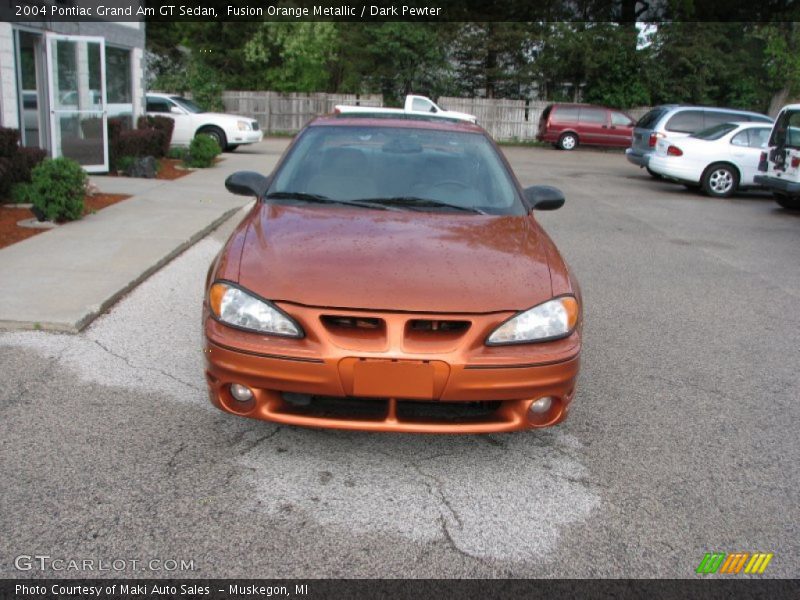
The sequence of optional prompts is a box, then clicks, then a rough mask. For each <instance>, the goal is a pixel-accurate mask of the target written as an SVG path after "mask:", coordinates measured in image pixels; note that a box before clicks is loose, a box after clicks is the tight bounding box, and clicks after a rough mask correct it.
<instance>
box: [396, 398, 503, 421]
mask: <svg viewBox="0 0 800 600" xmlns="http://www.w3.org/2000/svg"><path fill="white" fill-rule="evenodd" d="M500 404H501V403H500V402H417V401H413V400H400V401H399V402H398V403H397V418H398V419H407V420H409V421H417V420H423V421H427V420H432V421H469V420H473V419H486V418H487V417H491V416H492V415H493V414H494V413H495V411H496V410H497V409H498V408H500Z"/></svg>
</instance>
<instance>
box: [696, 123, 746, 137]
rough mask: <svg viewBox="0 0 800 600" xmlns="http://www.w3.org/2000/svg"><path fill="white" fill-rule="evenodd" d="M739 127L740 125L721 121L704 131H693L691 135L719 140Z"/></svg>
mask: <svg viewBox="0 0 800 600" xmlns="http://www.w3.org/2000/svg"><path fill="white" fill-rule="evenodd" d="M737 127H738V125H734V124H733V123H720V124H719V125H714V126H713V127H709V128H708V129H703V130H702V131H698V132H697V133H693V134H692V135H690V136H689V137H693V138H697V139H699V140H709V141H710V140H718V139H719V138H721V137H723V136H725V135H727V134H729V133H730V132H731V131H733V130H734V129H736V128H737Z"/></svg>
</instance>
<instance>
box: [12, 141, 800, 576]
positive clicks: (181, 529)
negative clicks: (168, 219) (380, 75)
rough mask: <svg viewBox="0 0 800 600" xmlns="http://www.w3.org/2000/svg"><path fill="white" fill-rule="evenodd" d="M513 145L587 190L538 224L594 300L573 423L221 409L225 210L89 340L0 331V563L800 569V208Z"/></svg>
mask: <svg viewBox="0 0 800 600" xmlns="http://www.w3.org/2000/svg"><path fill="white" fill-rule="evenodd" d="M284 143H285V141H277V142H276V141H270V142H267V143H265V144H264V145H262V147H261V149H262V151H264V152H265V161H273V160H274V159H275V157H276V155H277V154H276V153H277V152H278V151H279V150H280V147H281V145H282V144H284ZM504 150H505V152H506V154H507V156H508V158H509V160H510V161H511V163H512V165H513V166H514V168H515V170H516V172H517V174H518V176H519V178H520V180H521V181H522V182H523V184H524V185H532V184H534V183H543V184H550V185H556V186H559V187H561V188H562V189H563V190H564V191H565V192H566V195H567V204H566V206H565V207H564V208H563V209H561V210H559V211H556V212H553V213H547V214H542V215H541V218H540V220H541V222H542V223H543V224H544V226H545V228H546V229H547V230H548V231H549V232H550V234H551V235H552V237H553V238H554V239H555V241H556V243H557V244H558V246H559V248H560V250H561V252H562V254H563V255H564V256H565V258H566V259H567V261H568V262H569V263H570V265H571V267H572V268H573V270H574V271H575V273H576V274H577V276H578V278H579V280H580V282H581V284H582V288H583V294H584V301H585V320H586V328H585V347H584V354H583V366H582V373H581V379H580V386H579V392H578V395H577V398H576V400H575V403H574V405H573V410H572V412H571V415H570V418H569V419H568V420H567V421H566V422H565V423H564V424H562V425H560V426H558V427H556V428H554V429H552V430H547V431H533V432H526V433H516V434H507V435H483V436H462V437H457V436H426V435H386V434H369V433H351V432H335V431H315V430H307V429H299V428H291V427H284V426H276V425H273V424H269V423H262V422H256V421H251V420H246V419H239V418H234V417H231V416H228V415H225V414H223V413H221V412H219V411H217V410H216V409H215V408H213V407H212V406H211V405H210V404H209V403H208V401H207V398H206V395H205V391H204V380H203V374H202V354H201V342H200V333H201V332H200V323H199V307H200V299H201V294H202V286H203V279H204V276H205V273H206V268H207V266H208V264H209V263H210V261H211V259H212V258H213V256H214V255H215V254H216V253H217V251H218V250H219V249H220V247H221V244H222V242H223V241H224V239H225V237H226V236H227V234H228V232H229V231H230V230H231V228H232V226H233V223H232V222H229V223H227V224H226V225H223V227H222V228H221V229H220V230H218V231H217V232H215V233H214V234H212V235H211V236H209V237H208V238H206V239H204V240H202V241H201V242H199V243H198V244H197V245H196V246H194V247H192V248H191V249H189V250H188V251H186V252H185V253H184V254H183V255H181V256H180V257H178V258H177V259H176V260H174V261H173V262H172V263H170V264H169V265H167V266H166V267H165V268H164V269H162V270H161V271H159V272H158V273H156V274H155V275H154V276H152V277H151V278H150V279H148V280H147V281H146V282H145V283H143V284H142V285H141V286H140V287H138V288H137V289H135V290H134V291H133V292H132V293H131V294H130V295H128V296H127V297H126V298H124V299H123V300H122V301H121V302H119V303H118V304H117V305H116V306H114V307H113V308H112V310H111V311H110V312H109V313H108V314H107V315H105V316H103V317H101V318H99V319H98V320H97V321H95V322H94V323H93V324H92V325H91V326H90V327H89V328H88V329H87V330H85V331H84V332H83V333H81V334H78V335H65V334H53V333H44V332H15V333H4V334H0V372H1V373H2V376H3V385H2V389H0V472H2V473H3V474H4V478H3V485H2V486H0V533H2V535H0V575H2V576H3V577H20V576H21V577H42V576H47V577H53V576H87V575H98V574H103V573H86V572H84V573H80V572H77V573H76V572H54V571H52V570H45V571H40V570H38V569H33V570H30V571H19V570H17V569H15V567H14V558H15V557H17V556H20V555H35V554H39V555H48V556H50V557H53V558H63V559H67V560H69V559H81V558H96V559H100V558H102V559H107V560H112V559H128V560H130V559H136V560H140V561H148V560H150V559H161V560H185V561H193V565H194V569H193V570H191V571H188V572H180V573H175V572H165V571H163V570H162V571H155V572H147V571H144V572H143V571H131V570H127V571H125V572H123V573H121V574H124V575H132V576H136V575H140V576H162V575H176V574H178V575H182V576H195V577H220V576H230V577H245V576H247V577H554V576H560V577H693V576H695V575H694V571H695V568H696V567H697V565H698V564H699V562H700V560H701V559H702V558H703V554H704V553H705V552H710V551H721V552H735V551H747V552H756V551H760V552H771V553H774V558H773V559H772V562H771V563H770V565H769V567H768V569H767V571H766V574H765V575H766V576H772V577H798V576H799V575H800V568H798V551H799V550H800V544H799V543H798V540H800V531H799V527H798V523H800V509H799V508H798V507H800V491H799V490H800V475H798V469H797V465H798V463H799V462H800V452H798V448H800V443H799V442H798V435H797V425H798V422H800V421H799V417H800V408H798V402H797V400H798V398H800V393H799V390H800V375H798V365H800V361H798V350H797V348H798V342H800V311H798V310H797V306H798V300H800V269H798V264H800V244H799V243H798V241H800V236H799V235H798V234H799V233H800V216H799V215H797V214H791V213H788V212H786V211H784V210H782V209H780V208H779V207H778V206H777V204H775V203H774V202H773V201H772V200H771V198H770V197H769V196H768V195H766V194H759V193H751V194H745V195H739V196H736V197H734V198H732V199H729V200H715V199H710V198H707V197H704V196H700V195H696V194H694V193H691V192H687V191H686V190H684V188H683V187H681V186H677V185H672V184H668V183H664V182H657V181H653V180H651V178H650V177H649V176H648V175H647V174H646V173H645V172H644V171H641V170H639V169H637V168H636V167H633V166H632V165H629V164H628V163H627V162H626V161H625V159H624V156H623V155H622V154H621V153H619V152H600V151H587V150H578V151H575V152H571V153H565V152H558V151H555V150H550V149H545V148H520V147H514V148H505V149H504ZM220 185H222V182H220ZM4 285H6V283H5V282H4ZM56 292H57V291H56V290H54V293H56ZM129 564H130V563H129ZM105 574H107V573H105Z"/></svg>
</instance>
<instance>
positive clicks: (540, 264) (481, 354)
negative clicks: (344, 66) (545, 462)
mask: <svg viewBox="0 0 800 600" xmlns="http://www.w3.org/2000/svg"><path fill="white" fill-rule="evenodd" d="M226 186H227V188H228V190H229V191H231V192H233V193H237V194H243V195H250V196H255V197H256V198H257V201H256V203H255V205H254V207H253V208H252V210H251V211H250V213H249V214H248V215H247V217H245V219H244V220H243V221H242V223H241V224H239V226H238V227H237V228H236V230H235V231H234V232H233V234H232V235H231V237H230V238H229V240H228V241H227V243H226V245H225V246H224V247H223V249H222V251H221V252H220V254H219V255H218V256H217V258H216V259H215V260H214V262H213V264H212V265H211V268H210V269H209V272H208V277H207V282H206V293H205V297H204V302H203V329H204V333H205V359H206V373H205V375H206V381H207V384H208V389H209V393H210V399H211V402H212V403H213V404H214V405H216V406H217V407H219V408H220V409H222V410H224V411H226V412H229V413H232V414H235V415H240V416H245V417H250V418H256V419H263V420H267V421H274V422H278V423H285V424H294V425H302V426H310V427H329V428H339V429H358V430H367V431H398V432H429V433H482V432H501V431H516V430H524V429H531V428H537V427H548V426H551V425H555V424H556V423H559V422H561V421H562V420H563V419H564V418H565V417H566V416H567V413H568V411H569V408H570V403H571V402H572V400H573V398H574V396H575V392H576V381H577V376H578V367H579V355H580V350H581V339H582V325H583V324H582V305H581V294H580V289H579V287H578V284H577V282H576V280H575V279H574V277H573V276H572V274H571V273H570V270H569V268H568V267H567V265H566V263H565V261H564V260H563V259H562V257H561V256H560V254H559V252H558V250H557V249H556V247H555V245H554V243H553V242H552V240H551V239H550V237H549V236H548V235H547V234H546V233H545V232H544V230H542V228H541V227H540V226H539V224H538V223H537V222H536V219H535V218H534V213H535V211H537V210H553V209H557V208H559V207H561V206H562V205H563V204H564V196H563V195H562V193H561V192H560V191H559V190H557V189H555V188H552V187H548V186H534V187H530V188H526V189H522V188H521V186H520V184H519V182H518V181H517V179H516V177H515V176H514V174H513V173H512V171H511V168H510V166H509V165H508V163H507V161H506V159H505V157H504V156H503V154H502V152H500V150H499V149H498V147H497V146H496V145H495V143H494V142H493V141H492V140H491V139H490V137H489V136H488V134H487V133H486V132H485V131H484V130H483V129H482V128H481V127H479V126H478V125H475V124H473V123H470V122H466V121H463V120H461V121H459V120H452V119H444V118H440V117H434V116H431V117H423V116H409V115H387V114H380V113H379V112H376V114H370V113H368V112H367V113H364V112H361V113H358V114H354V113H347V112H341V113H338V114H334V115H330V116H326V117H319V118H317V119H315V120H314V121H312V122H311V123H310V124H309V125H308V126H307V127H306V128H305V129H304V130H303V131H301V132H300V133H299V134H298V135H297V137H296V139H295V140H294V141H293V142H292V144H291V146H290V147H289V148H288V149H287V151H286V152H285V154H284V156H283V157H282V158H281V160H280V161H279V163H278V165H277V167H276V168H275V170H274V171H273V173H272V174H271V175H270V176H264V175H261V174H258V173H254V172H238V173H234V174H233V175H231V176H230V177H229V178H228V179H227V181H226Z"/></svg>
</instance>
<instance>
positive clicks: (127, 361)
mask: <svg viewBox="0 0 800 600" xmlns="http://www.w3.org/2000/svg"><path fill="white" fill-rule="evenodd" d="M87 339H88V340H89V341H91V342H93V343H94V344H95V345H97V347H98V348H100V349H101V350H103V352H105V353H106V354H109V355H111V356H113V357H114V358H118V359H119V360H121V361H122V362H124V363H125V364H126V365H128V366H129V367H130V368H131V369H134V370H139V369H144V370H145V371H152V372H154V373H159V374H161V375H163V376H164V377H167V378H168V379H171V380H172V381H175V382H176V383H179V384H181V385H183V386H185V387H187V388H189V389H191V390H194V391H196V392H202V391H203V389H202V388H201V387H199V386H197V385H194V384H193V383H189V382H188V381H184V380H183V379H181V378H179V377H175V375H173V374H172V373H168V372H166V371H164V370H163V369H159V368H157V367H150V366H147V365H137V364H135V363H133V362H132V361H131V360H130V359H129V358H127V357H126V356H123V355H121V354H118V353H116V352H114V351H113V350H111V348H109V347H108V346H106V345H105V344H103V343H102V342H100V341H99V340H96V339H94V338H87Z"/></svg>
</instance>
